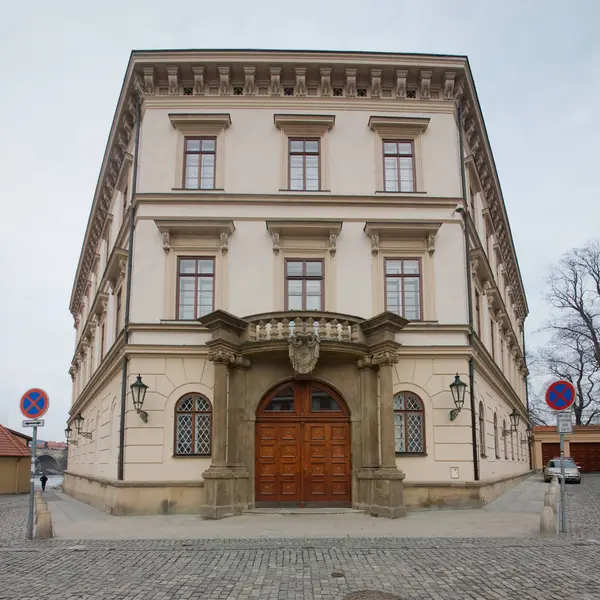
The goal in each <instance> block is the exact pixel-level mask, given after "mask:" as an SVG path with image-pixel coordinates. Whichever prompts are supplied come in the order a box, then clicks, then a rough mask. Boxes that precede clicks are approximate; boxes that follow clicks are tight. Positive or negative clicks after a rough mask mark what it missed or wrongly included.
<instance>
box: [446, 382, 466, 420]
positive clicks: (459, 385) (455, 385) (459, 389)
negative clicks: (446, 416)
mask: <svg viewBox="0 0 600 600" xmlns="http://www.w3.org/2000/svg"><path fill="white" fill-rule="evenodd" d="M466 390H467V384H466V383H464V382H462V381H461V379H460V376H459V375H458V373H457V374H456V375H455V377H454V381H453V382H452V383H451V384H450V391H451V392H452V400H454V405H455V406H456V408H453V409H452V410H451V411H450V421H454V420H455V419H456V417H458V415H459V414H460V411H461V410H462V407H463V405H464V403H465V392H466Z"/></svg>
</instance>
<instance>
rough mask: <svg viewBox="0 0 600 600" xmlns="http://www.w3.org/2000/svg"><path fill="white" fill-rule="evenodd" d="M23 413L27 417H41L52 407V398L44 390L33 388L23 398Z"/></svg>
mask: <svg viewBox="0 0 600 600" xmlns="http://www.w3.org/2000/svg"><path fill="white" fill-rule="evenodd" d="M20 406H21V413H23V416H24V417H25V418H27V419H39V418H40V417H41V416H42V415H45V414H46V411H47V410H48V408H49V407H50V399H49V398H48V394H46V392H45V391H44V390H40V389H39V388H33V389H31V390H28V391H27V392H25V393H24V394H23V397H22V398H21V405H20Z"/></svg>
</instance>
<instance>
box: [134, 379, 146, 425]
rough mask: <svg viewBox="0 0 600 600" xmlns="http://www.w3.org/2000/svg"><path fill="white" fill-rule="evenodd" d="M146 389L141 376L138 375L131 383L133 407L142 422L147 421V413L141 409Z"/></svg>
mask: <svg viewBox="0 0 600 600" xmlns="http://www.w3.org/2000/svg"><path fill="white" fill-rule="evenodd" d="M147 390H148V386H147V385H146V384H145V383H144V382H143V381H142V376H141V375H138V376H137V379H136V380H135V381H134V382H133V383H132V384H131V394H132V396H133V407H134V408H135V411H136V412H137V414H138V415H140V419H142V421H144V423H147V422H148V413H147V412H146V411H145V410H142V406H144V399H145V398H146V391H147Z"/></svg>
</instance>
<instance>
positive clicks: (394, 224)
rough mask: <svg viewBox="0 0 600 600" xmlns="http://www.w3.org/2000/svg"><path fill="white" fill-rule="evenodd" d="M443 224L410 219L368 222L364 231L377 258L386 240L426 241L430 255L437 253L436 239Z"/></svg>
mask: <svg viewBox="0 0 600 600" xmlns="http://www.w3.org/2000/svg"><path fill="white" fill-rule="evenodd" d="M441 226H442V224H441V222H438V221H412V220H410V219H405V220H396V221H368V222H367V223H365V228H364V231H365V233H366V234H367V235H368V236H369V237H370V238H371V253H372V254H373V256H377V254H378V253H379V250H380V245H381V241H382V240H384V239H414V238H421V239H423V240H424V243H425V245H426V248H427V251H428V252H429V255H430V256H431V255H433V253H434V252H435V237H436V235H437V232H438V231H439V229H440V227H441Z"/></svg>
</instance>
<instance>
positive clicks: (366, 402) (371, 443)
mask: <svg viewBox="0 0 600 600" xmlns="http://www.w3.org/2000/svg"><path fill="white" fill-rule="evenodd" d="M357 365H358V368H359V370H360V371H359V378H360V399H361V408H362V427H361V431H362V435H361V438H362V439H361V442H362V444H361V445H362V456H361V458H362V464H361V467H362V468H375V467H378V466H379V444H378V443H377V441H378V438H379V431H378V429H379V415H378V412H377V373H376V372H375V370H374V368H373V363H372V358H371V357H370V356H367V357H364V358H361V359H359V360H358V362H357Z"/></svg>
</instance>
